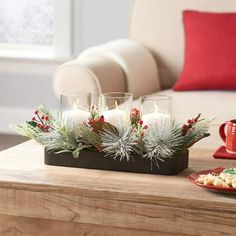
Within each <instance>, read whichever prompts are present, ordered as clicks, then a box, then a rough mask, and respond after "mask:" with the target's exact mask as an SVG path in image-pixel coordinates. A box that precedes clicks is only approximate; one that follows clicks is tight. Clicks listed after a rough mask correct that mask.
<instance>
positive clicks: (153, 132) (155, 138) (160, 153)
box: [144, 121, 183, 165]
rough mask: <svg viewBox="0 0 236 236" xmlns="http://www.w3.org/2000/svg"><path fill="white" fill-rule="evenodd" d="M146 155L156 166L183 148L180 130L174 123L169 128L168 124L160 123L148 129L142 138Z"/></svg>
mask: <svg viewBox="0 0 236 236" xmlns="http://www.w3.org/2000/svg"><path fill="white" fill-rule="evenodd" d="M144 142H145V147H146V154H145V155H144V157H145V158H147V159H150V160H151V161H152V162H154V163H155V164H156V165H158V162H159V161H164V160H165V159H166V158H171V157H173V156H174V154H176V153H177V152H179V151H180V150H181V149H182V147H183V135H182V130H181V129H180V128H179V127H178V125H177V124H176V123H175V122H174V123H173V124H172V127H170V124H169V122H166V121H164V122H162V123H161V124H159V125H158V126H157V125H156V126H155V125H154V126H152V127H149V129H148V130H147V134H146V136H145V137H144Z"/></svg>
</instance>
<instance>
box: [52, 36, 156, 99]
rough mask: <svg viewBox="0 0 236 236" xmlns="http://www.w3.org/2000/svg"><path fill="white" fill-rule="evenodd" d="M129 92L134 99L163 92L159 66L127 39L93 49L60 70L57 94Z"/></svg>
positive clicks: (56, 82) (56, 80) (149, 54)
mask: <svg viewBox="0 0 236 236" xmlns="http://www.w3.org/2000/svg"><path fill="white" fill-rule="evenodd" d="M81 89H82V90H83V91H91V92H95V93H96V94H97V95H99V94H100V93H104V92H111V91H114V92H115V91H119V92H124V91H126V92H130V93H132V94H133V95H134V98H138V97H139V96H142V95H145V94H149V93H153V92H156V91H158V90H160V81H159V77H158V69H157V64H156V62H155V60H154V58H153V56H152V54H151V53H150V52H149V51H148V49H146V48H145V47H144V46H142V45H141V44H139V43H137V42H135V41H132V40H127V39H121V40H115V41H112V42H110V43H107V44H104V45H101V46H98V47H93V48H89V49H87V50H85V51H84V52H82V53H81V54H80V55H79V57H78V58H77V59H76V60H75V61H72V62H69V63H66V64H64V65H62V66H61V67H59V69H58V70H57V72H56V74H55V77H54V91H55V93H56V94H57V95H59V94H60V93H61V92H62V91H64V92H76V91H81Z"/></svg>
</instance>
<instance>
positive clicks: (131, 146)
mask: <svg viewBox="0 0 236 236" xmlns="http://www.w3.org/2000/svg"><path fill="white" fill-rule="evenodd" d="M116 128H117V131H118V133H116V132H114V130H112V129H111V128H110V127H109V126H107V127H105V128H104V132H102V133H101V139H102V150H103V152H104V153H105V155H106V156H108V157H112V158H114V159H119V160H123V159H126V160H127V161H129V160H130V159H131V158H132V155H133V154H134V153H135V150H136V144H137V140H136V134H135V132H134V130H133V128H132V126H130V124H128V125H127V123H120V124H119V125H118V126H117V127H116Z"/></svg>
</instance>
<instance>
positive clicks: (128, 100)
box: [99, 92, 133, 126]
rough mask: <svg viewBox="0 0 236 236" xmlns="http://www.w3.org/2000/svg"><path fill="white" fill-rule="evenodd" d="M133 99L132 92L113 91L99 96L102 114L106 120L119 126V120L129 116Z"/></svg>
mask: <svg viewBox="0 0 236 236" xmlns="http://www.w3.org/2000/svg"><path fill="white" fill-rule="evenodd" d="M132 101H133V95H132V94H131V93H123V92H111V93H104V94H102V95H101V96H100V97H99V107H100V111H101V115H103V116H104V119H105V121H106V122H108V123H110V124H112V125H114V126H117V124H118V123H119V122H121V121H122V120H124V119H125V118H127V117H129V113H130V110H131V106H132Z"/></svg>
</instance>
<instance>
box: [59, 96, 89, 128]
mask: <svg viewBox="0 0 236 236" xmlns="http://www.w3.org/2000/svg"><path fill="white" fill-rule="evenodd" d="M60 106H61V117H62V120H64V121H65V122H72V123H73V124H74V125H78V124H81V123H83V122H86V123H87V121H88V118H89V116H90V113H89V111H90V109H91V106H92V94H91V93H78V94H61V98H60Z"/></svg>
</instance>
